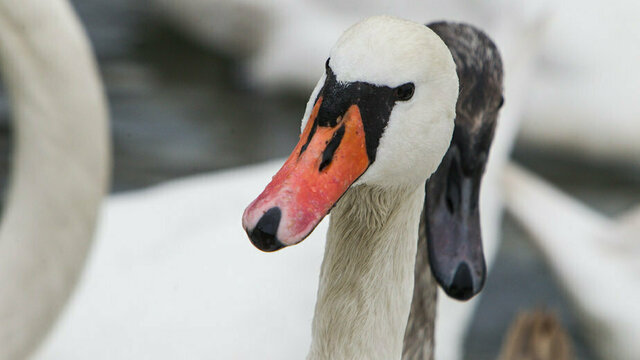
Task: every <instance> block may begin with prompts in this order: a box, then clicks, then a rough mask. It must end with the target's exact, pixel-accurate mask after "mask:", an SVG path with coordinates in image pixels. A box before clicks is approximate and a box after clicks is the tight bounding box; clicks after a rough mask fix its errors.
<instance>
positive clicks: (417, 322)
mask: <svg viewBox="0 0 640 360" xmlns="http://www.w3.org/2000/svg"><path fill="white" fill-rule="evenodd" d="M424 227H425V221H424V216H422V215H420V231H419V236H418V251H417V253H416V266H415V270H414V271H415V275H414V285H413V299H412V300H411V312H410V313H409V320H408V321H407V328H406V330H405V334H404V345H403V349H402V359H407V360H408V359H422V360H433V356H434V332H435V320H436V304H437V299H438V285H437V283H436V279H435V278H434V277H433V274H432V273H431V268H430V267H429V255H428V250H427V236H426V231H425V228H424Z"/></svg>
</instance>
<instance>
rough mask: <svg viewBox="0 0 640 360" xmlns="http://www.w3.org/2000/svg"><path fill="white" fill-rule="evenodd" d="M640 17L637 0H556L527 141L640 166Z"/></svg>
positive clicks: (530, 104) (528, 114)
mask: <svg viewBox="0 0 640 360" xmlns="http://www.w3.org/2000/svg"><path fill="white" fill-rule="evenodd" d="M639 17H640V3H638V2H637V1H633V0H614V1H607V2H603V1H586V2H585V1H563V2H555V3H554V5H553V16H552V17H551V18H550V21H549V22H548V24H547V25H548V29H547V31H546V34H547V36H546V37H545V38H544V41H543V42H542V43H541V45H542V49H541V61H540V62H539V63H538V65H537V67H536V69H535V72H536V76H535V77H534V78H533V81H532V82H531V84H529V85H530V90H531V92H530V97H529V98H528V99H527V103H526V106H525V108H524V112H523V120H524V121H523V124H522V130H521V134H522V139H523V140H524V144H527V145H529V146H530V147H536V148H539V149H545V150H546V151H553V152H554V153H563V154H565V155H566V156H572V157H576V158H580V159H581V160H583V161H594V160H597V161H599V162H600V163H607V164H609V165H611V164H614V165H623V166H626V167H628V168H631V169H633V168H635V169H638V168H640V141H638V135H639V134H640V121H639V120H640V102H639V101H638V94H640V68H639V67H638V63H639V62H640V45H639V44H640V22H638V18H639ZM636 171H637V170H636Z"/></svg>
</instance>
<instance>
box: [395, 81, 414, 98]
mask: <svg viewBox="0 0 640 360" xmlns="http://www.w3.org/2000/svg"><path fill="white" fill-rule="evenodd" d="M415 88H416V87H415V85H413V83H406V84H402V85H400V86H398V87H397V88H395V90H394V93H395V95H396V99H397V100H400V101H407V100H409V99H411V97H413V91H414V90H415Z"/></svg>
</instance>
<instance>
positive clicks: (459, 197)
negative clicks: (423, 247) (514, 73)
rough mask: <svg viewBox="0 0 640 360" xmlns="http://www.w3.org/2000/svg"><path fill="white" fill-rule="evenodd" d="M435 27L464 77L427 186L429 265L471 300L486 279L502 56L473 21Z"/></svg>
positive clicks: (446, 285) (449, 289)
mask: <svg viewBox="0 0 640 360" xmlns="http://www.w3.org/2000/svg"><path fill="white" fill-rule="evenodd" d="M429 27H430V28H431V29H432V30H433V31H435V32H436V34H438V35H439V36H440V37H441V38H442V40H443V41H444V42H445V43H446V44H447V46H448V47H449V49H450V50H451V53H452V55H453V58H454V60H455V62H456V66H457V72H458V77H459V79H460V95H459V96H458V102H457V106H456V121H455V129H454V131H453V138H452V140H451V145H450V146H449V149H448V150H447V153H446V154H445V156H444V158H443V160H442V162H441V163H440V165H439V166H438V169H437V170H436V172H435V173H434V174H433V175H431V177H430V178H429V180H428V181H427V184H426V189H425V190H426V191H425V193H426V199H425V205H424V211H423V216H424V220H425V229H426V238H427V248H428V255H429V265H430V267H431V270H432V272H433V275H434V277H435V278H436V280H437V281H438V283H439V284H440V286H441V287H442V288H443V290H444V291H445V292H446V293H447V294H448V295H449V296H451V297H453V298H456V299H459V300H467V299H469V298H471V297H473V296H474V295H475V294H477V293H478V292H480V290H481V289H482V287H483V286H484V282H485V278H486V265H485V261H484V253H483V249H482V236H481V231H480V209H479V199H480V183H481V180H482V175H483V173H484V168H485V164H486V162H487V157H488V153H489V149H490V146H491V142H492V140H493V134H494V130H495V127H496V123H497V118H498V112H499V109H500V108H501V106H502V103H503V97H502V93H503V88H502V87H503V86H502V78H503V70H502V61H501V58H500V54H499V52H498V49H497V48H496V46H495V44H494V43H493V42H492V41H491V39H490V38H489V37H488V36H487V35H485V34H484V33H483V32H482V31H480V30H478V29H476V28H474V27H472V26H469V25H465V24H456V23H444V22H441V23H434V24H430V25H429Z"/></svg>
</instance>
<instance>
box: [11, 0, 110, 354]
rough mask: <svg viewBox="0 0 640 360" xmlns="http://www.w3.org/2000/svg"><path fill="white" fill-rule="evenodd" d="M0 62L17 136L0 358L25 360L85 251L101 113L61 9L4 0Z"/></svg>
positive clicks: (102, 140) (101, 161)
mask: <svg viewBox="0 0 640 360" xmlns="http://www.w3.org/2000/svg"><path fill="white" fill-rule="evenodd" d="M52 39H55V41H52ZM0 60H1V61H0V66H1V68H0V69H1V70H2V75H3V78H4V80H5V82H6V85H7V89H8V90H9V93H10V95H11V107H12V110H13V117H14V126H15V130H14V131H15V132H14V133H15V135H16V140H15V144H16V145H15V149H14V157H13V159H14V160H13V166H12V172H11V176H12V177H11V182H10V186H9V190H8V195H7V200H6V208H5V211H4V217H3V218H2V225H1V228H0V293H1V294H2V295H1V296H0V319H1V320H0V359H21V358H24V357H26V356H27V355H29V354H30V353H31V351H33V348H34V347H35V346H36V345H37V344H38V343H39V342H40V341H41V340H42V339H43V337H44V335H45V334H46V333H47V331H48V330H49V329H50V328H51V326H52V324H53V322H54V321H55V320H56V318H57V315H58V313H59V312H60V309H61V308H62V307H63V305H64V304H65V302H66V301H67V299H68V297H69V294H70V293H71V291H72V290H73V288H74V286H75V284H76V280H77V278H78V274H79V273H80V271H81V269H82V267H83V265H84V261H85V257H86V254H87V251H88V250H89V247H90V245H91V239H92V236H93V231H94V226H95V223H96V219H97V215H98V208H99V205H100V202H101V199H102V197H103V195H104V194H105V191H106V190H107V186H108V174H109V171H108V168H109V167H108V159H109V140H108V130H107V129H108V127H107V111H106V105H105V99H104V96H103V93H102V87H101V82H100V78H99V76H98V72H97V71H96V64H95V60H94V58H93V55H92V53H91V49H90V47H89V44H88V42H87V39H86V38H85V35H84V32H83V31H82V27H81V25H80V24H79V22H78V20H77V19H76V17H75V16H74V14H73V12H72V10H71V8H70V7H69V5H68V4H67V3H66V2H64V1H44V2H43V1H36V0H2V1H0Z"/></svg>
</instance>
